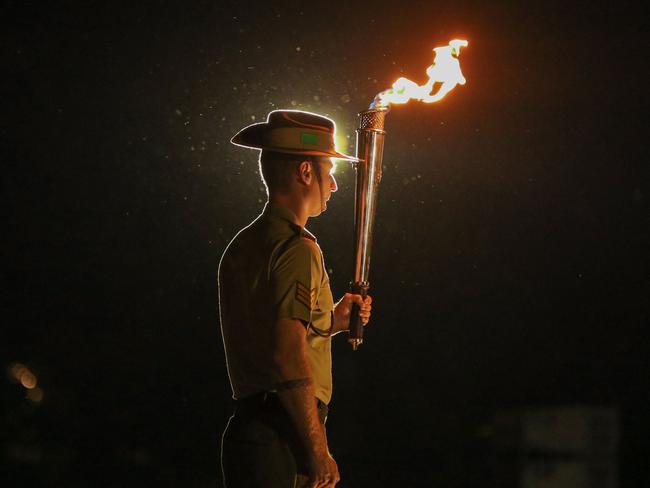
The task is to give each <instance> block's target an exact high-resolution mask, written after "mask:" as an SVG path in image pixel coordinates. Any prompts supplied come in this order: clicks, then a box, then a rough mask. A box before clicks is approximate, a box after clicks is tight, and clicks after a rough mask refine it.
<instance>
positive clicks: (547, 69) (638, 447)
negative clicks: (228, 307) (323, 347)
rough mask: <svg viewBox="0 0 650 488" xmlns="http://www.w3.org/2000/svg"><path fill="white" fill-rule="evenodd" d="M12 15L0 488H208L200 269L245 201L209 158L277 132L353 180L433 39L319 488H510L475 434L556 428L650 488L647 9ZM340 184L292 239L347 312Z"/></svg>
mask: <svg viewBox="0 0 650 488" xmlns="http://www.w3.org/2000/svg"><path fill="white" fill-rule="evenodd" d="M3 5H4V6H2V7H0V18H2V22H3V24H4V27H3V29H2V39H3V40H2V43H1V47H0V49H1V52H2V59H3V61H2V67H1V68H0V69H1V70H2V76H1V77H0V86H1V87H2V97H1V103H2V116H3V117H2V118H3V122H2V127H1V146H0V151H1V153H0V156H1V158H2V168H3V171H2V205H1V210H0V212H1V213H2V216H3V224H2V232H3V238H2V257H3V268H2V276H3V279H2V317H3V320H2V322H3V325H2V329H1V330H2V332H1V335H0V367H1V368H2V374H3V376H2V380H1V381H2V390H1V391H2V400H1V401H2V403H1V405H2V408H1V411H0V447H1V451H0V455H1V457H0V482H2V486H48V487H49V486H53V487H54V486H56V487H59V486H60V487H67V486H70V487H82V486H83V487H86V486H111V487H123V486H125V487H126V486H160V487H167V486H185V487H214V486H219V483H220V481H219V480H220V474H219V468H218V455H219V445H218V444H219V439H220V434H221V431H222V429H223V427H224V425H225V422H226V421H227V418H228V416H229V413H230V410H231V403H230V388H229V385H228V381H227V376H226V371H225V365H224V358H223V349H222V345H221V338H220V333H219V328H218V318H217V317H218V315H217V313H218V312H217V303H216V297H217V290H216V269H217V263H218V259H219V257H220V255H221V253H222V251H223V249H224V247H225V246H226V244H227V243H228V241H229V239H230V238H231V237H232V236H233V235H234V233H235V232H236V231H237V230H238V229H239V228H241V227H242V226H243V225H245V224H247V223H248V222H249V221H250V220H252V218H254V217H255V216H256V215H257V214H258V213H259V211H260V210H261V208H262V205H263V202H264V199H265V194H264V191H263V188H262V184H261V183H260V181H259V176H258V172H257V164H256V156H257V154H256V152H254V151H246V150H243V149H239V148H236V147H234V146H232V145H230V144H229V138H230V137H231V136H232V135H233V134H234V133H235V132H236V131H237V130H238V129H239V128H241V127H243V126H244V125H247V124H249V123H252V122H254V121H261V120H263V119H265V117H266V114H267V113H268V112H269V111H270V110H272V109H275V108H298V109H305V110H311V111H315V112H319V113H322V114H325V115H329V116H331V117H333V118H334V119H335V120H336V121H337V123H338V131H339V134H340V135H341V137H340V139H341V142H342V143H343V142H344V141H347V147H345V148H343V149H344V150H347V151H349V152H354V129H355V125H356V113H357V112H358V111H360V110H363V109H364V108H366V107H367V106H368V104H369V102H370V101H371V100H372V98H373V97H374V95H375V94H376V93H377V92H379V91H381V90H383V89H385V88H387V87H388V86H389V85H390V84H391V83H392V82H393V81H394V79H396V78H397V77H399V76H407V77H409V78H411V79H413V80H416V81H419V82H422V81H424V77H425V69H426V67H427V66H428V65H429V64H430V63H431V59H432V57H431V54H432V53H431V49H432V48H433V47H435V46H440V45H446V44H447V42H448V41H449V40H451V39H453V38H465V39H468V40H469V47H468V48H467V49H465V50H464V51H463V52H462V55H461V58H460V59H461V66H462V69H463V72H464V74H465V76H466V78H467V80H468V81H467V85H465V86H462V87H458V88H456V90H455V91H454V92H452V93H451V94H450V95H449V96H448V97H447V98H446V99H445V100H443V101H442V102H441V103H438V104H435V105H419V104H417V103H411V104H410V105H408V106H401V107H395V108H394V109H393V110H392V111H391V113H390V114H389V116H388V119H387V131H388V135H387V139H386V150H385V153H384V166H385V173H384V179H383V181H382V186H381V190H380V201H379V212H378V217H377V225H376V242H375V245H374V249H373V268H372V286H373V289H372V294H373V297H374V301H375V303H374V305H375V307H374V315H373V321H372V326H371V328H370V329H368V330H367V340H366V344H364V346H363V347H362V349H361V350H360V351H359V352H356V353H352V352H351V351H350V350H349V347H348V346H347V344H346V343H345V340H344V338H343V337H337V338H336V339H335V345H334V349H335V351H334V362H335V364H334V368H335V369H334V380H335V393H334V395H335V396H334V400H333V405H332V411H331V416H330V419H329V421H328V431H329V437H330V447H331V450H332V451H333V453H334V455H335V456H336V458H337V460H338V463H339V466H340V469H341V474H342V478H343V481H342V482H341V484H340V485H339V486H342V487H365V486H406V487H410V486H423V487H424V486H446V487H465V486H471V487H479V486H481V487H483V486H501V487H506V486H510V485H508V484H507V483H506V482H505V481H503V480H502V479H501V478H499V476H502V475H500V474H499V473H500V472H501V471H499V470H498V469H496V468H494V466H495V464H494V463H495V461H494V459H495V454H494V453H495V448H494V445H493V443H491V441H490V438H489V437H490V432H492V433H494V429H491V427H490V426H491V425H492V424H491V423H492V422H493V420H492V419H494V418H495V416H498V415H499V413H500V412H504V411H506V412H512V411H521V410H522V409H525V408H530V407H535V406H564V405H574V406H575V405H577V406H584V407H592V406H604V407H608V408H612V409H615V411H617V412H618V415H619V416H620V429H621V435H620V443H619V449H618V470H619V474H620V476H619V478H620V486H622V487H637V486H639V487H641V486H649V483H650V470H649V468H648V459H647V457H648V452H650V449H649V448H650V446H649V442H648V428H647V424H646V422H647V420H648V418H647V417H648V415H647V410H648V400H649V399H650V398H649V397H650V395H649V394H648V368H647V366H646V362H647V360H646V356H647V354H648V348H647V340H646V334H645V332H646V331H645V329H646V327H647V326H648V325H649V315H650V313H649V312H650V305H649V302H650V300H649V299H648V297H649V295H650V279H649V271H650V270H649V264H650V263H649V252H648V251H649V249H650V232H649V224H650V212H649V205H648V199H649V198H650V188H649V185H648V183H649V181H650V170H649V169H648V161H649V157H648V131H647V119H646V118H645V117H642V115H645V113H644V112H646V111H647V109H648V88H647V81H648V74H649V73H648V67H647V61H648V55H647V52H648V48H650V43H649V42H648V41H649V39H648V34H647V30H648V23H647V15H646V12H644V10H643V9H642V8H641V7H639V8H637V9H635V8H634V7H633V6H632V4H629V5H626V4H625V2H623V3H618V4H616V6H614V2H587V1H576V2H533V3H525V2H514V1H511V2H475V3H474V2H472V3H467V2H431V1H426V2H424V1H423V2H420V1H417V2H416V1H413V2H383V4H382V2H329V3H325V2H295V3H294V2H268V3H267V2H265V3H255V2H246V1H241V2H233V1H227V2H208V1H204V2H188V3H180V2H179V3H178V4H177V5H175V6H174V5H172V4H171V3H168V2H160V3H155V2H137V1H133V2H130V3H127V2H124V3H121V2H120V3H116V2H94V1H88V2H83V3H82V2H78V3H74V2H57V5H54V4H48V6H47V7H45V6H38V4H30V3H28V2H19V1H10V2H6V3H4V4H3ZM44 5H45V4H44ZM337 178H338V182H339V187H340V189H339V192H338V193H337V194H335V195H334V196H333V199H332V201H331V202H330V206H329V207H330V208H329V210H328V212H327V213H325V214H324V215H322V216H321V217H320V218H319V219H317V220H313V221H311V222H310V224H309V225H308V227H309V228H310V230H311V231H312V232H314V233H315V234H316V235H317V236H318V238H319V242H320V244H321V247H322V248H323V252H324V254H325V258H326V262H327V266H328V268H329V271H330V274H331V279H332V282H333V289H334V292H335V295H337V296H338V295H340V294H342V293H343V292H344V291H345V289H346V286H347V283H348V281H349V279H350V275H349V270H350V260H351V246H350V242H351V231H352V225H353V224H352V206H353V189H352V185H353V182H354V172H353V170H352V169H351V168H349V167H346V166H345V165H343V164H340V165H339V167H338V171H337ZM18 362H19V363H23V364H25V365H27V367H28V368H30V369H31V370H32V371H33V372H34V374H35V375H36V376H37V377H38V386H39V388H41V391H42V398H40V397H34V396H32V397H31V399H30V398H26V396H25V394H26V390H25V389H24V388H23V387H22V386H21V385H20V384H17V383H16V382H12V381H10V380H11V378H10V377H9V373H8V372H9V369H10V367H11V365H12V364H14V363H18ZM5 371H7V375H5ZM511 454H512V453H511ZM504 456H505V458H507V457H508V454H507V453H506V454H505V455H504ZM504 456H502V458H503V457H504ZM512 456H516V454H512ZM504 462H505V464H506V465H510V464H512V466H511V469H512V470H515V471H516V470H517V469H518V468H517V465H516V462H512V463H510V464H508V460H507V459H506V460H505V461H504ZM497 464H498V463H497ZM504 469H505V468H504ZM506 471H507V469H506ZM513 473H514V471H513ZM510 475H512V476H515V475H516V473H515V474H512V473H511V474H510ZM510 475H503V476H506V477H507V476H510ZM513 486H514V485H513Z"/></svg>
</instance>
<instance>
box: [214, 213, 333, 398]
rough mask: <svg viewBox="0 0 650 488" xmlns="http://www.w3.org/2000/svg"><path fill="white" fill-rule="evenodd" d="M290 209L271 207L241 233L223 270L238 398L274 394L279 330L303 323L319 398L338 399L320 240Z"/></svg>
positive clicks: (222, 295)
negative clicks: (286, 323)
mask: <svg viewBox="0 0 650 488" xmlns="http://www.w3.org/2000/svg"><path fill="white" fill-rule="evenodd" d="M296 222H297V219H296V216H295V215H294V214H293V212H291V210H289V209H288V208H286V207H281V206H278V205H274V204H271V203H267V204H266V207H265V208H264V211H263V212H262V214H261V215H260V216H259V217H258V218H257V219H255V220H254V221H253V222H252V223H251V224H250V225H249V226H248V227H245V228H244V229H242V230H241V231H240V232H239V233H238V234H237V235H236V236H235V238H234V239H233V240H232V241H231V242H230V244H229V245H228V247H227V248H226V250H225V252H224V254H223V257H222V258H221V262H220V264H219V311H220V318H221V333H222V336H223V343H224V348H225V351H226V362H227V366H228V375H229V377H230V384H231V386H232V390H233V398H235V399H241V398H245V397H247V396H250V395H254V394H256V393H260V392H268V391H273V387H274V384H275V383H276V381H277V379H276V378H274V377H273V375H272V371H273V369H272V368H273V363H272V353H273V350H272V343H273V335H272V334H273V329H274V327H275V324H276V323H277V321H278V320H282V319H299V320H301V321H302V322H303V323H304V324H305V325H306V326H307V328H308V330H307V356H308V360H309V363H310V366H311V371H312V375H313V378H312V380H313V383H314V387H315V390H316V397H317V398H319V399H320V400H321V401H323V402H324V403H326V404H327V403H329V401H330V399H331V397H332V356H331V343H332V341H331V337H330V336H329V332H330V331H331V326H332V320H333V313H332V312H333V309H334V301H333V299H332V292H331V290H330V285H329V277H328V276H327V272H326V271H325V265H324V262H323V255H322V253H321V250H320V247H319V246H318V244H317V243H316V238H315V237H314V236H313V235H312V234H311V233H310V232H308V231H307V230H305V229H303V228H302V227H300V226H299V225H298V224H297V223H296Z"/></svg>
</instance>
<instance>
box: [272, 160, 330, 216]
mask: <svg viewBox="0 0 650 488" xmlns="http://www.w3.org/2000/svg"><path fill="white" fill-rule="evenodd" d="M334 168H335V165H334V161H333V160H332V158H329V157H323V156H302V157H301V156H300V155H296V154H285V153H278V152H271V151H262V152H261V154H260V174H261V175H262V180H263V181H264V184H265V185H266V189H267V192H268V194H269V197H270V198H271V199H274V198H276V197H278V196H280V195H284V196H289V195H295V196H298V197H300V198H301V199H303V200H304V202H305V204H306V205H307V207H308V209H309V210H308V213H309V215H310V216H311V217H315V216H317V215H319V214H320V213H321V212H323V211H324V210H325V209H326V208H327V201H328V200H329V198H330V195H331V194H332V192H335V191H336V190H337V185H336V180H335V179H334V175H333V173H334Z"/></svg>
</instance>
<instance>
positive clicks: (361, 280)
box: [348, 39, 468, 351]
mask: <svg viewBox="0 0 650 488" xmlns="http://www.w3.org/2000/svg"><path fill="white" fill-rule="evenodd" d="M467 45H468V43H467V41H464V40H458V39H455V40H453V41H451V42H449V45H448V46H443V47H437V48H435V49H434V50H433V51H434V53H435V56H434V61H433V64H432V65H431V66H429V68H427V75H428V76H429V79H428V80H427V81H426V82H425V83H424V84H423V85H418V84H417V83H415V82H413V81H411V80H409V79H407V78H399V79H398V80H397V81H395V83H393V85H392V87H391V88H389V89H388V90H385V91H383V92H381V93H379V94H377V96H376V97H375V99H374V100H373V102H372V103H371V104H370V107H369V108H368V110H364V111H363V112H360V113H359V128H358V129H357V158H358V159H359V162H358V163H356V166H355V169H356V185H355V198H354V273H353V279H352V281H351V283H350V292H351V293H355V294H359V295H361V296H362V297H363V298H365V297H366V295H367V294H368V290H369V289H370V281H369V274H370V256H371V249H372V234H373V227H374V221H375V213H376V208H377V190H378V189H379V183H380V182H381V173H382V166H381V163H382V158H383V155H384V138H385V136H386V132H385V131H384V122H385V119H386V114H387V113H388V111H389V109H390V104H391V103H406V102H408V101H409V100H411V99H415V100H420V101H422V102H425V103H433V102H437V101H438V100H441V99H442V98H443V97H444V96H445V95H446V94H447V93H449V92H450V91H451V90H452V89H453V88H454V87H455V86H456V85H464V84H465V77H464V76H463V74H462V72H461V70H460V63H459V61H458V56H459V55H460V48H461V47H466V46H467ZM434 88H437V90H436V92H435V93H433V90H434ZM348 342H349V343H350V345H351V346H352V349H353V350H355V351H356V350H357V349H358V348H359V346H360V345H361V344H362V343H363V326H362V325H361V320H360V318H359V307H358V306H357V305H356V304H354V305H353V306H352V313H351V315H350V333H349V336H348Z"/></svg>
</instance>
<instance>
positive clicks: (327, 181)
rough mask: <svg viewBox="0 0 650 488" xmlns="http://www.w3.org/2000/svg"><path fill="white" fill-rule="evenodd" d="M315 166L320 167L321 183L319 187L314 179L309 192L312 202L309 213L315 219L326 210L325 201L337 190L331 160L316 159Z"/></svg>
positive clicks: (324, 158)
mask: <svg viewBox="0 0 650 488" xmlns="http://www.w3.org/2000/svg"><path fill="white" fill-rule="evenodd" d="M315 164H318V165H319V167H320V175H321V182H320V185H319V183H318V179H317V178H314V184H313V185H312V192H311V195H312V202H313V205H312V207H311V208H312V209H313V210H312V212H311V216H312V217H316V216H317V215H320V214H321V213H322V212H324V211H325V210H327V201H328V200H329V199H330V196H331V195H332V193H333V192H335V191H336V190H337V189H338V187H337V186H336V180H335V179H334V174H333V173H334V162H333V161H332V158H326V157H323V158H316V162H315ZM319 186H320V189H319Z"/></svg>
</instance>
